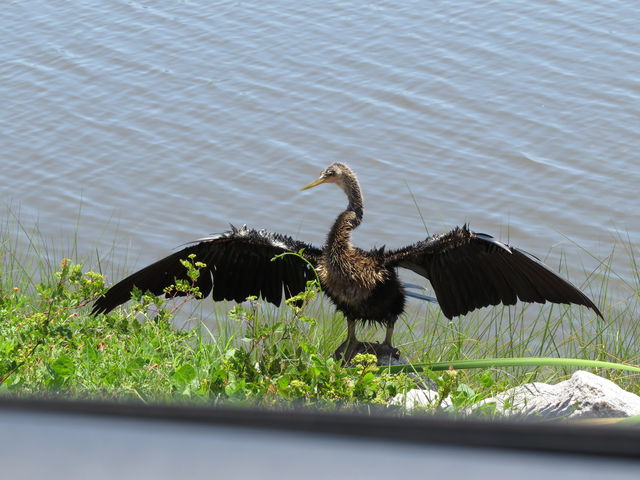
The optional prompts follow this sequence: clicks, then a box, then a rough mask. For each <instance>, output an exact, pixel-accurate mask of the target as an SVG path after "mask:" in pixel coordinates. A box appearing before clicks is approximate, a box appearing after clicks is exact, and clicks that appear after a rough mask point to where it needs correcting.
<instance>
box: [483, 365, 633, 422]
mask: <svg viewBox="0 0 640 480" xmlns="http://www.w3.org/2000/svg"><path fill="white" fill-rule="evenodd" d="M491 403H493V404H495V406H496V411H497V412H498V413H501V414H504V415H507V416H515V415H520V416H522V415H527V416H540V417H544V418H560V417H563V418H602V417H628V416H632V415H640V397H639V396H638V395H634V394H633V393H630V392H627V391H626V390H623V389H622V388H620V387H619V386H618V385H616V384H615V383H613V382H612V381H610V380H607V379H605V378H602V377H599V376H597V375H594V374H592V373H589V372H585V371H577V372H575V373H574V374H573V375H572V376H571V378H570V379H569V380H565V381H564V382H560V383H557V384H555V385H549V384H546V383H538V382H535V383H529V384H527V385H522V386H519V387H515V388H512V389H510V390H507V391H506V392H502V393H500V394H499V395H496V396H495V397H493V398H487V399H485V400H482V401H480V402H478V403H477V404H476V405H474V406H473V407H472V410H473V409H476V408H478V407H480V406H482V405H486V404H491Z"/></svg>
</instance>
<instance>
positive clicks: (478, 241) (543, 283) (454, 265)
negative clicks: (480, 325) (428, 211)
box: [386, 225, 602, 318]
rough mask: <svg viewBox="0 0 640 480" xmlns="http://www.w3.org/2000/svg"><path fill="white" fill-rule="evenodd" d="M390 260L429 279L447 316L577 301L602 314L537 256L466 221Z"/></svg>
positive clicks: (396, 253)
mask: <svg viewBox="0 0 640 480" xmlns="http://www.w3.org/2000/svg"><path fill="white" fill-rule="evenodd" d="M386 260H387V262H386V263H387V265H389V266H392V267H404V268H408V269H410V270H413V271H414V272H416V273H418V274H419V275H422V276H423V277H425V278H427V279H428V280H429V281H430V282H431V285H432V286H433V289H434V291H435V294H436V297H437V299H438V303H439V304H440V307H441V308H442V312H443V313H444V315H445V316H446V317H447V318H452V317H455V316H457V315H464V314H465V313H467V312H470V311H471V310H475V309H476V308H480V307H486V306H488V305H497V304H499V303H503V304H505V305H513V304H515V303H516V301H517V299H518V298H519V299H520V300H522V301H523V302H538V303H545V302H547V301H548V302H553V303H575V304H579V305H585V306H587V307H589V308H591V309H592V310H593V311H594V312H596V313H597V314H598V315H599V316H600V317H602V314H601V313H600V310H598V308H597V307H596V306H595V305H594V303H593V302H592V301H591V300H590V299H589V298H588V297H587V296H586V295H585V294H584V293H582V292H581V291H580V290H578V289H577V288H576V287H575V286H573V285H572V284H571V283H569V282H568V281H566V280H564V279H562V278H561V277H559V276H558V275H557V274H556V273H554V272H553V271H551V269H549V267H547V266H546V265H545V264H544V263H542V262H541V261H540V260H538V259H537V258H536V257H534V256H533V255H530V254H529V253H527V252H524V251H522V250H519V249H518V248H515V247H511V246H509V245H507V244H505V243H502V242H499V241H497V240H495V239H494V238H493V237H492V236H491V235H487V234H484V233H475V232H472V231H470V230H469V229H468V228H467V226H466V225H465V226H463V227H462V228H455V229H454V230H452V231H451V232H449V233H447V234H444V235H438V236H434V237H430V238H427V239H426V240H424V241H422V242H418V243H416V244H414V245H410V246H408V247H405V248H402V249H399V250H395V251H389V252H387V253H386Z"/></svg>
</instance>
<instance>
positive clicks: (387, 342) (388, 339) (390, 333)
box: [382, 323, 394, 348]
mask: <svg viewBox="0 0 640 480" xmlns="http://www.w3.org/2000/svg"><path fill="white" fill-rule="evenodd" d="M393 326H394V324H393V323H389V324H387V334H386V335H385V337H384V342H382V344H383V345H386V346H387V347H389V348H393V345H391V337H393Z"/></svg>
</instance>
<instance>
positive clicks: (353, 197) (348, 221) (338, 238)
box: [327, 179, 364, 253]
mask: <svg viewBox="0 0 640 480" xmlns="http://www.w3.org/2000/svg"><path fill="white" fill-rule="evenodd" d="M345 193H346V194H347V198H348V199H349V205H347V209H346V210H345V211H344V212H342V213H341V214H340V215H338V218H336V221H335V222H334V223H333V227H331V230H330V231H329V235H328V237H327V246H328V247H329V249H330V250H332V251H333V252H334V253H338V252H339V251H344V250H349V249H351V248H353V247H352V245H351V232H352V231H353V229H354V228H356V227H357V226H358V225H360V223H361V222H362V217H363V215H364V205H363V201H362V193H361V192H360V186H359V185H358V181H357V180H355V179H354V181H353V183H352V184H350V185H348V186H347V188H345Z"/></svg>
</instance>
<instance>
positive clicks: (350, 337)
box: [333, 318, 360, 362]
mask: <svg viewBox="0 0 640 480" xmlns="http://www.w3.org/2000/svg"><path fill="white" fill-rule="evenodd" d="M359 344H360V342H358V339H357V338H356V321H355V320H352V319H350V318H348V319H347V339H346V340H345V341H344V342H342V344H340V346H339V347H338V349H337V350H336V351H335V353H334V354H333V356H334V357H335V358H344V361H345V362H348V361H349V360H351V359H352V358H353V357H355V355H356V353H358V352H357V351H356V350H357V349H358V346H359Z"/></svg>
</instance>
